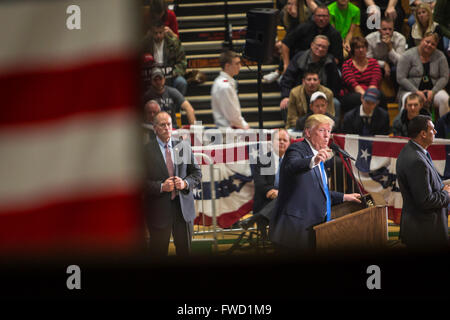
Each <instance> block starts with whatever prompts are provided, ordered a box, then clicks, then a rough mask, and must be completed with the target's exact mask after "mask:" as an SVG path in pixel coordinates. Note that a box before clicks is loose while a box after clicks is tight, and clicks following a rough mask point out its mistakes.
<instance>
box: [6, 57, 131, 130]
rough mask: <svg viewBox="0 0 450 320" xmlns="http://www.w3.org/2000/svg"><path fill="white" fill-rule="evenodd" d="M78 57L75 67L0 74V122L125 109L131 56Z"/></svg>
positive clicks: (14, 123) (18, 122)
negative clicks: (88, 58) (1, 106)
mask: <svg viewBox="0 0 450 320" xmlns="http://www.w3.org/2000/svg"><path fill="white" fill-rule="evenodd" d="M96 59H97V60H96V61H92V60H87V61H81V62H80V65H78V66H76V67H68V68H59V69H58V70H54V69H42V70H40V71H33V72H27V73H17V74H10V75H1V74H0V96H1V97H2V105H4V106H8V108H6V107H4V108H0V126H2V127H9V126H17V125H30V124H39V123H42V125H44V126H45V125H47V123H46V122H51V121H59V120H64V118H66V117H71V116H73V115H74V114H77V113H80V114H94V116H95V113H96V112H104V111H108V110H111V111H113V110H119V109H125V110H130V109H131V108H130V105H131V103H135V101H136V97H137V95H138V92H137V86H136V84H135V83H134V82H133V81H132V80H133V78H134V77H136V69H135V68H134V66H135V61H134V60H132V57H131V56H129V57H127V56H123V57H115V58H114V59H111V60H104V59H103V60H102V58H101V57H97V58H96Z"/></svg>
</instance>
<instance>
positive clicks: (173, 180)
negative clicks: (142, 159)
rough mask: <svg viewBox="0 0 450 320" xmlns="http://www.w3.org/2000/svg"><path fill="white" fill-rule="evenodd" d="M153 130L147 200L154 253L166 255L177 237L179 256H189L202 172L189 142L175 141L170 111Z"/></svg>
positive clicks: (157, 118) (160, 115)
mask: <svg viewBox="0 0 450 320" xmlns="http://www.w3.org/2000/svg"><path fill="white" fill-rule="evenodd" d="M153 127H154V130H155V133H156V139H151V140H150V141H149V143H148V144H147V145H146V146H145V152H146V166H147V178H146V181H145V196H144V199H145V210H146V220H147V226H148V229H149V233H150V252H151V254H152V255H155V256H166V255H167V254H168V249H169V240H170V235H171V234H173V240H174V244H175V248H176V254H177V255H178V256H187V255H189V253H190V248H191V239H192V230H193V221H194V218H195V207H194V196H193V193H192V189H193V188H194V187H196V186H197V185H198V184H199V183H200V181H201V178H202V174H201V170H200V167H199V166H198V165H197V164H196V163H195V158H194V154H193V153H192V150H191V148H190V145H189V142H187V141H178V140H175V139H172V118H171V116H170V115H169V114H168V113H167V112H164V111H162V112H159V113H158V114H156V116H155V118H154V121H153Z"/></svg>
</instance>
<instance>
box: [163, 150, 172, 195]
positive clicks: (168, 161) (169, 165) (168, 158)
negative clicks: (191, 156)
mask: <svg viewBox="0 0 450 320" xmlns="http://www.w3.org/2000/svg"><path fill="white" fill-rule="evenodd" d="M164 148H166V166H167V171H168V172H169V177H173V176H174V170H173V161H172V155H171V154H170V148H169V145H168V144H166V145H165V146H164ZM170 199H171V200H173V199H175V189H173V191H172V195H171V196H170Z"/></svg>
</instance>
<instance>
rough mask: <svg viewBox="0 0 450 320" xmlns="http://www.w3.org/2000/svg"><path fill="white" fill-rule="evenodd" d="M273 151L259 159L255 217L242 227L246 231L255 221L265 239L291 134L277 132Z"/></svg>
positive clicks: (284, 131)
mask: <svg viewBox="0 0 450 320" xmlns="http://www.w3.org/2000/svg"><path fill="white" fill-rule="evenodd" d="M272 141H273V144H272V151H271V152H269V153H268V154H267V155H266V157H265V158H264V161H263V159H261V158H258V162H257V163H256V165H255V167H254V171H253V180H254V181H255V195H254V197H253V217H252V218H251V219H247V220H244V221H245V222H244V221H243V224H241V226H242V227H243V228H244V229H246V228H248V227H249V226H250V224H253V223H254V222H255V221H256V222H258V229H259V230H260V231H261V234H262V236H263V238H266V236H267V233H266V227H267V225H268V224H269V221H270V220H271V219H272V216H273V213H274V209H275V203H276V201H275V200H276V199H277V197H278V186H279V173H280V170H279V168H280V165H281V163H282V162H283V158H284V154H285V152H286V150H287V148H288V147H289V145H290V137H289V133H288V132H287V131H286V130H285V129H279V130H277V131H275V133H274V135H273V139H272Z"/></svg>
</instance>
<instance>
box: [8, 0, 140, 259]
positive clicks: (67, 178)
mask: <svg viewBox="0 0 450 320" xmlns="http://www.w3.org/2000/svg"><path fill="white" fill-rule="evenodd" d="M71 4H72V3H71V1H39V2H38V1H34V2H33V1H4V2H2V3H1V4H0V19H1V21H2V26H3V28H2V29H1V30H0V42H1V43H2V46H1V47H0V96H1V97H2V108H1V109H0V154H1V155H2V156H1V157H0V242H1V245H0V251H1V252H2V253H4V252H16V253H19V252H21V251H33V252H41V251H44V252H52V251H55V250H59V251H60V250H66V249H70V250H71V251H72V250H81V251H88V252H89V251H96V250H113V251H114V250H123V249H125V250H128V249H132V248H137V245H138V243H137V238H138V236H139V234H140V231H141V230H142V221H140V220H141V212H140V206H139V186H140V184H141V180H140V179H141V177H142V176H143V175H142V170H141V166H140V161H138V160H139V159H140V156H141V155H140V151H141V150H140V148H139V146H140V144H139V135H138V131H137V130H138V127H137V116H136V115H137V112H136V103H137V98H138V89H137V88H138V82H137V79H138V72H137V70H138V69H137V61H138V59H137V58H138V55H137V50H136V48H137V35H138V33H137V32H136V29H137V28H136V27H137V26H138V24H137V23H136V13H137V11H136V10H135V9H136V8H135V5H134V4H133V2H130V1H128V0H94V1H92V0H89V1H86V0H85V1H83V0H81V1H77V5H79V6H80V8H81V30H68V29H67V28H66V19H67V17H68V16H69V15H68V14H67V13H66V9H67V7H68V6H69V5H71Z"/></svg>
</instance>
